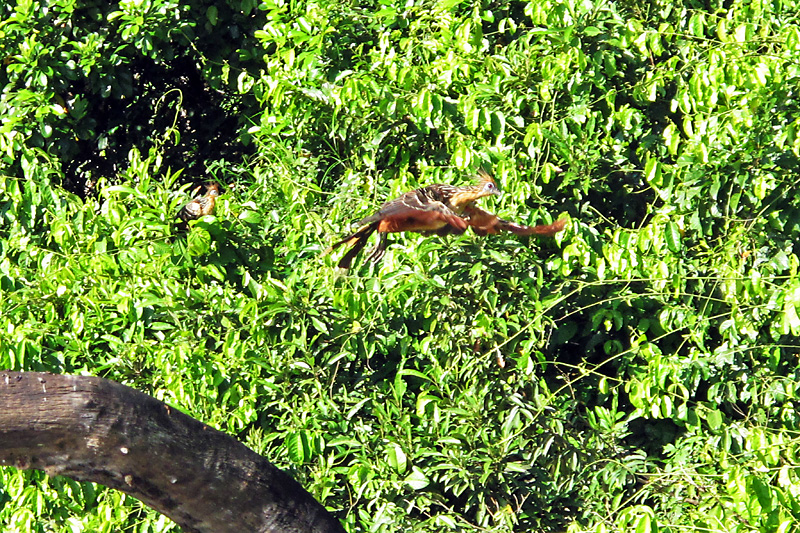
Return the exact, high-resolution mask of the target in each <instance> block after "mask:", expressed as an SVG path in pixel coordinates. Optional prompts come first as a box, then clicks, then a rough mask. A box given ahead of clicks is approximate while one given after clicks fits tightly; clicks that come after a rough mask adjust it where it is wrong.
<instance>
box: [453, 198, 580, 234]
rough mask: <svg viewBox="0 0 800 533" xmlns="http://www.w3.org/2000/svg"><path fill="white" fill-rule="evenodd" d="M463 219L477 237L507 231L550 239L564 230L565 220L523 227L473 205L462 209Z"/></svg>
mask: <svg viewBox="0 0 800 533" xmlns="http://www.w3.org/2000/svg"><path fill="white" fill-rule="evenodd" d="M464 218H465V219H466V221H467V224H468V225H469V226H470V227H471V228H472V231H474V232H475V233H476V234H478V235H495V234H497V233H500V232H501V231H508V232H511V233H513V234H514V235H539V236H540V237H551V236H553V235H555V234H556V233H558V232H559V231H561V230H563V229H564V226H566V224H567V219H565V218H562V219H560V220H557V221H555V222H553V223H552V224H540V225H538V226H525V225H523V224H517V223H516V222H511V221H509V220H505V219H502V218H500V217H498V216H497V215H494V214H492V213H489V212H488V211H484V210H483V209H481V208H479V207H476V206H474V205H469V206H467V207H466V208H465V209H464Z"/></svg>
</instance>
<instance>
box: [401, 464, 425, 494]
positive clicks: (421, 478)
mask: <svg viewBox="0 0 800 533" xmlns="http://www.w3.org/2000/svg"><path fill="white" fill-rule="evenodd" d="M404 481H405V483H406V484H407V485H408V486H409V487H411V488H412V489H414V490H422V489H424V488H425V487H427V486H428V485H430V480H429V479H428V477H427V476H426V475H425V474H424V473H423V472H422V470H420V469H419V468H417V467H416V466H414V467H412V468H411V473H410V474H408V476H406V479H405V480H404Z"/></svg>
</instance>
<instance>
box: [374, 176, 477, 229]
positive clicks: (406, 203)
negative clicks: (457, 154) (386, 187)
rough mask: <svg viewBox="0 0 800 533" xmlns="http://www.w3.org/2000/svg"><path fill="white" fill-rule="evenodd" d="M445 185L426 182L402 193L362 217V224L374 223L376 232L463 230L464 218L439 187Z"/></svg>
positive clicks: (464, 227) (465, 224)
mask: <svg viewBox="0 0 800 533" xmlns="http://www.w3.org/2000/svg"><path fill="white" fill-rule="evenodd" d="M443 187H449V185H429V186H427V187H423V188H422V189H417V190H414V191H410V192H407V193H405V194H404V195H402V196H400V197H399V198H396V199H395V200H392V201H391V202H386V203H385V204H383V205H382V206H381V208H380V209H379V210H378V212H376V213H375V214H374V215H371V216H369V217H367V218H365V219H364V220H362V221H361V222H360V223H359V225H361V226H364V225H367V224H372V223H374V222H378V228H377V230H378V232H380V233H397V232H401V231H415V232H427V231H439V230H441V229H442V228H445V227H447V229H448V232H449V233H464V230H466V229H467V223H466V221H465V220H464V219H463V218H462V217H460V216H459V215H458V214H457V213H456V212H455V211H453V210H452V209H451V208H450V207H449V206H448V205H447V204H446V203H445V202H446V200H445V199H444V197H443V195H442V194H441V191H440V190H439V189H441V188H443Z"/></svg>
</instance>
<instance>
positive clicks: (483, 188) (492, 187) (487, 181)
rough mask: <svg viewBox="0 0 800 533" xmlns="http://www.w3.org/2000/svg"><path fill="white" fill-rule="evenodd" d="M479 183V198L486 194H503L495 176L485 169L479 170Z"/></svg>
mask: <svg viewBox="0 0 800 533" xmlns="http://www.w3.org/2000/svg"><path fill="white" fill-rule="evenodd" d="M478 178H479V181H478V185H477V186H476V188H477V191H476V192H477V196H476V197H475V198H476V199H477V198H483V197H484V196H491V195H495V196H502V195H503V191H501V190H500V187H498V186H497V183H496V182H495V181H494V178H493V177H492V176H491V175H490V174H489V173H488V172H486V171H485V170H483V169H480V170H478Z"/></svg>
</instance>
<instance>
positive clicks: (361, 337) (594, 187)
mask: <svg viewBox="0 0 800 533" xmlns="http://www.w3.org/2000/svg"><path fill="white" fill-rule="evenodd" d="M0 13H1V14H2V17H3V19H2V23H0V55H2V57H3V67H2V73H0V87H1V88H2V89H1V90H2V92H1V93H0V114H2V117H3V125H2V127H0V151H1V152H2V160H0V367H2V368H11V369H15V370H46V371H53V372H65V373H76V372H85V373H91V374H96V375H101V376H103V377H108V378H111V379H115V380H117V381H121V382H123V383H127V384H130V385H132V386H135V387H137V388H139V389H141V390H143V391H146V392H149V393H151V394H153V395H155V396H156V397H158V398H160V399H163V400H165V401H167V402H169V403H171V404H172V405H174V406H176V407H177V408H179V409H182V410H184V411H186V412H188V413H189V414H191V415H192V416H195V417H197V418H199V419H202V420H203V421H205V422H206V423H208V424H211V425H213V426H215V427H218V428H220V429H221V430H223V431H226V432H228V433H230V434H232V435H235V436H237V437H238V438H240V439H241V440H243V441H244V442H246V443H247V444H248V445H249V446H251V447H252V448H254V449H255V450H257V451H259V452H260V453H263V454H264V455H266V456H267V457H268V458H270V460H272V461H274V462H275V463H276V464H278V465H280V466H282V467H284V468H287V469H289V470H290V471H291V472H292V474H293V475H294V476H295V477H297V478H298V479H299V480H300V481H301V482H302V483H303V484H304V485H305V486H306V487H307V488H308V489H309V490H310V491H311V492H312V493H313V494H314V495H315V496H316V497H317V498H318V499H319V500H320V501H322V502H323V503H324V504H325V505H327V506H328V507H329V508H331V509H332V510H333V511H334V512H336V513H338V515H339V516H340V517H341V519H342V520H343V522H344V523H345V525H346V527H347V528H348V530H350V531H367V530H369V531H397V530H403V531H449V530H459V531H462V530H463V531H564V530H567V531H574V532H578V531H597V532H602V531H612V530H629V529H635V530H636V531H649V530H655V529H661V530H681V529H685V528H687V527H692V528H701V529H707V530H730V531H744V530H747V531H770V532H772V531H787V530H790V529H791V528H792V524H794V523H795V522H796V521H797V518H798V513H799V512H800V511H799V510H800V505H798V500H797V494H798V486H799V485H798V484H799V483H800V481H799V480H798V476H797V465H798V459H797V455H798V454H797V451H796V450H797V447H796V446H797V444H798V433H797V431H798V422H799V421H798V417H797V398H798V389H799V387H800V376H798V375H797V373H798V370H797V362H796V356H797V353H798V351H799V349H798V347H799V346H800V343H798V336H800V281H798V267H799V266H800V254H798V251H797V245H796V243H797V242H798V238H799V237H800V235H799V233H800V209H798V207H799V206H798V203H800V200H798V198H797V196H796V195H795V194H794V189H795V188H796V187H797V185H798V180H797V177H796V175H797V168H798V157H800V142H798V136H797V129H798V124H799V123H798V118H797V117H798V113H797V96H796V94H795V92H796V91H795V90H794V87H795V86H796V85H797V82H798V76H799V75H800V72H799V71H798V67H797V65H798V64H800V25H799V24H798V19H797V10H796V6H793V5H791V2H788V3H787V2H777V3H772V4H765V3H751V2H744V1H736V0H734V1H732V2H725V3H724V4H723V3H715V2H711V3H710V4H708V3H706V4H702V5H700V4H698V3H695V2H690V1H686V2H678V3H675V2H669V3H667V2H660V1H658V0H652V1H650V2H645V3H630V2H624V1H621V2H616V3H614V2H603V1H598V2H582V3H570V2H567V3H554V2H549V1H546V0H530V1H523V2H494V1H484V2H479V3H477V4H475V3H473V4H468V3H465V2H459V1H457V0H456V1H452V0H450V1H432V0H420V1H411V2H405V3H403V4H402V5H400V4H397V3H392V2H388V1H383V0H380V1H375V2H363V3H349V4H348V3H345V4H342V3H336V2H325V1H300V2H284V1H282V0H266V1H264V2H261V3H256V2H253V1H252V0H245V1H239V0H227V1H226V2H215V3H213V5H211V3H207V2H201V1H188V2H178V1H175V0H146V1H142V2H120V3H116V4H100V3H95V2H81V1H79V0H59V1H56V2H50V3H49V4H48V5H47V6H44V5H40V4H37V3H34V2H32V1H30V0H19V1H17V2H16V3H15V4H9V5H6V6H2V7H0ZM480 166H485V167H489V168H491V169H492V170H493V173H494V174H495V176H496V177H497V179H498V182H499V183H501V185H502V186H503V187H504V188H505V190H506V191H507V194H506V195H505V196H504V197H503V199H502V200H500V201H498V202H496V203H495V204H494V205H492V206H491V209H492V210H494V211H497V212H498V213H499V214H500V215H501V216H503V217H504V218H509V219H513V220H519V221H520V222H522V223H539V222H549V221H552V220H554V219H556V218H557V217H560V216H567V217H569V218H570V221H571V222H570V224H569V226H568V228H567V230H566V231H565V232H564V233H563V234H561V235H559V236H558V237H556V238H555V239H550V240H545V241H535V240H528V239H524V238H519V237H514V236H504V235H499V236H490V237H487V238H477V237H475V236H473V235H469V234H467V235H464V236H460V237H454V238H449V239H440V238H436V237H423V236H418V235H404V236H399V237H393V238H392V244H391V245H390V247H389V249H388V252H387V254H386V257H385V259H384V262H383V263H382V264H381V265H375V266H370V265H368V264H361V263H358V262H357V263H356V267H355V268H354V270H353V272H350V273H340V272H336V271H335V270H334V269H333V268H332V267H333V265H334V264H335V263H334V262H333V261H331V260H330V259H329V258H323V257H320V253H321V252H322V250H323V249H324V248H325V246H327V244H328V243H329V242H331V241H333V240H335V239H336V237H337V235H340V234H342V233H344V232H345V231H346V230H347V229H348V227H349V225H350V224H351V223H353V222H355V221H357V220H358V219H359V218H360V217H361V216H365V215H368V214H370V213H371V212H373V211H374V209H376V208H377V206H379V205H380V204H381V203H382V202H383V201H384V200H386V199H388V198H390V197H392V196H394V195H396V194H398V193H400V192H403V191H406V190H409V189H411V188H414V187H417V186H420V185H424V184H427V183H431V182H448V183H463V182H465V181H467V179H468V177H467V176H468V175H469V174H470V173H473V172H474V171H475V170H476V169H477V168H478V167H480ZM206 179H213V180H216V181H218V182H220V183H221V184H222V196H221V197H220V198H219V201H218V205H217V212H216V214H215V215H214V216H207V217H204V218H201V219H199V220H197V221H192V222H191V223H190V224H189V227H188V230H187V231H181V230H180V229H179V228H177V227H176V225H175V219H174V216H175V213H176V212H177V211H178V209H179V208H180V206H181V205H182V204H183V203H185V202H186V201H188V200H189V199H190V198H191V194H190V192H189V191H190V190H191V188H192V187H191V185H190V184H189V183H190V182H191V183H199V182H202V181H204V180H206ZM64 186H66V187H67V189H69V190H73V191H77V192H78V193H79V194H72V193H70V192H68V191H66V190H65V189H64ZM86 186H88V192H89V194H85V192H86V191H85V190H84V187H86ZM0 523H2V524H3V525H5V526H6V527H7V529H9V530H15V531H51V530H59V531H60V530H70V531H80V530H92V531H95V530H97V531H116V530H134V529H135V530H137V531H168V530H174V526H173V525H172V524H171V523H169V521H168V520H166V519H163V518H161V517H158V516H157V515H155V514H154V513H152V512H151V511H149V510H147V509H145V508H143V507H141V506H140V505H138V504H137V503H136V502H132V501H131V500H130V499H129V498H125V497H124V496H123V495H120V494H117V493H112V492H109V491H106V490H104V489H102V488H100V487H96V486H93V485H91V484H78V483H74V482H70V481H68V480H64V479H59V478H54V479H50V478H48V477H46V476H44V475H42V474H37V473H20V472H16V471H13V470H10V469H6V470H4V471H3V472H2V474H1V475H0Z"/></svg>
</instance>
